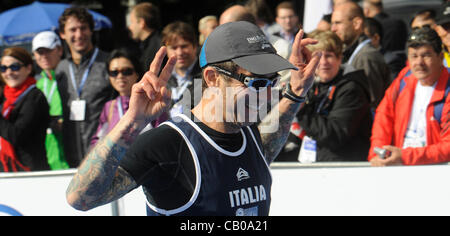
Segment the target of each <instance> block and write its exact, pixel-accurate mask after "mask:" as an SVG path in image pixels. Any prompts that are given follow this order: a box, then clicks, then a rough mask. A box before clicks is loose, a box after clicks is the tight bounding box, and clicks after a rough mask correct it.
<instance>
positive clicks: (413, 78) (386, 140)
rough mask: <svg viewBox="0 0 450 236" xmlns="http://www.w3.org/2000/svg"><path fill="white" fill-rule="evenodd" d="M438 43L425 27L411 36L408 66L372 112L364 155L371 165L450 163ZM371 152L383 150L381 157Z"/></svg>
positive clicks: (449, 115) (448, 104)
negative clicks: (366, 153) (366, 151)
mask: <svg viewBox="0 0 450 236" xmlns="http://www.w3.org/2000/svg"><path fill="white" fill-rule="evenodd" d="M441 45H442V42H441V39H440V38H439V36H438V35H437V33H436V32H435V31H434V30H432V29H430V28H429V27H424V28H420V29H416V30H414V31H413V32H412V33H411V36H410V37H409V39H408V42H407V49H408V60H409V63H410V64H409V65H410V66H409V67H406V68H405V69H404V70H403V71H402V72H400V73H399V76H398V77H397V79H396V80H395V81H394V82H393V83H392V84H391V86H390V87H389V88H388V90H387V91H386V94H385V96H384V98H383V100H382V101H381V103H380V105H379V106H378V108H377V110H376V115H375V120H374V124H373V128H372V138H371V148H370V152H369V157H368V159H369V161H370V162H371V164H372V166H388V165H402V164H403V165H421V164H434V163H441V162H449V161H450V130H449V129H448V128H449V127H450V122H449V120H450V98H449V97H450V96H447V94H448V92H449V90H450V82H449V73H448V71H447V69H446V68H445V67H444V66H443V65H442V60H443V57H444V55H443V52H442V47H441ZM375 148H382V149H384V150H386V155H385V157H383V156H382V155H379V154H376V153H375V152H374V149H375Z"/></svg>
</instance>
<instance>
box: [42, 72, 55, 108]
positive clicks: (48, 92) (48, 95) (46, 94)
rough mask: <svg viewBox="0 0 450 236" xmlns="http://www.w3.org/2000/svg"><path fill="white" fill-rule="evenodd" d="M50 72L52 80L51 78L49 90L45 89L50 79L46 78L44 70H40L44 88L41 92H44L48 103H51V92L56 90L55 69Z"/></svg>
mask: <svg viewBox="0 0 450 236" xmlns="http://www.w3.org/2000/svg"><path fill="white" fill-rule="evenodd" d="M51 73H52V78H53V80H51V83H52V87H51V88H50V91H48V89H47V88H48V81H50V79H49V78H48V76H47V74H46V73H45V71H42V72H41V76H42V78H43V79H44V89H43V90H44V91H43V92H44V95H45V97H47V102H48V104H51V103H52V99H53V94H54V93H55V91H56V80H55V71H54V70H51Z"/></svg>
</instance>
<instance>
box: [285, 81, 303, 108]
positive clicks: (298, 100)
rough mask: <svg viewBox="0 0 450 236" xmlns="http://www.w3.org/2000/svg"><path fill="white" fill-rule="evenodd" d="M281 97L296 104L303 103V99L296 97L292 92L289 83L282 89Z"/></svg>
mask: <svg viewBox="0 0 450 236" xmlns="http://www.w3.org/2000/svg"><path fill="white" fill-rule="evenodd" d="M283 97H285V98H287V99H289V100H291V101H293V102H296V103H304V102H305V97H300V96H297V95H295V93H294V92H292V89H291V84H290V83H288V84H287V86H286V88H285V89H284V92H283Z"/></svg>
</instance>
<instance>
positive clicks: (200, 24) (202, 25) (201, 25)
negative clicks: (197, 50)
mask: <svg viewBox="0 0 450 236" xmlns="http://www.w3.org/2000/svg"><path fill="white" fill-rule="evenodd" d="M211 20H215V21H216V22H219V20H218V19H217V17H216V16H212V15H211V16H205V17H203V18H201V19H200V20H199V21H198V31H199V32H201V31H202V30H203V29H205V28H206V23H208V21H211ZM205 40H206V38H205V35H203V34H200V35H199V40H198V41H199V44H200V45H203V43H204V42H205Z"/></svg>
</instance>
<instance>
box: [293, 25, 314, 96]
mask: <svg viewBox="0 0 450 236" xmlns="http://www.w3.org/2000/svg"><path fill="white" fill-rule="evenodd" d="M303 35H304V32H303V30H300V31H299V32H298V33H297V35H296V36H295V40H294V44H293V45H292V53H291V56H290V58H289V62H291V63H292V64H293V65H294V66H295V67H297V68H298V70H292V71H291V81H290V83H291V90H292V91H293V92H294V93H295V94H296V95H297V96H301V97H304V96H305V95H306V93H307V92H308V90H309V88H310V87H311V86H312V84H313V82H314V73H315V72H316V68H317V66H318V65H319V61H320V58H321V56H322V53H321V52H315V53H314V54H311V51H309V50H308V49H307V48H306V46H307V45H310V44H316V43H318V41H317V40H315V39H309V38H306V39H303Z"/></svg>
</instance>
